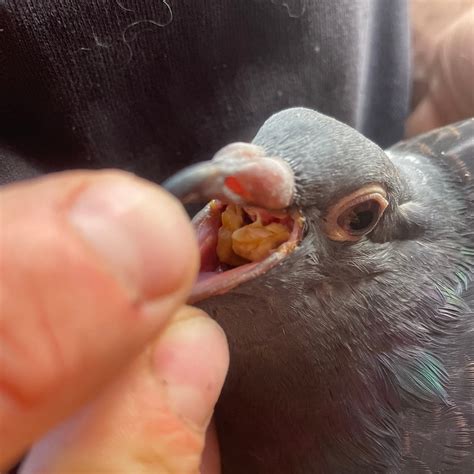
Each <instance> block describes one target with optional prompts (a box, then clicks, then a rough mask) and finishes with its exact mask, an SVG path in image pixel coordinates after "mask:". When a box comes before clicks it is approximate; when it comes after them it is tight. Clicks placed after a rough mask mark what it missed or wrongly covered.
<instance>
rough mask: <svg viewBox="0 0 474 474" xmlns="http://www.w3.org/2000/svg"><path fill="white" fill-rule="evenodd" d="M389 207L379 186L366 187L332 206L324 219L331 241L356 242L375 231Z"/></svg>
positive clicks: (325, 228) (384, 193) (385, 196)
mask: <svg viewBox="0 0 474 474" xmlns="http://www.w3.org/2000/svg"><path fill="white" fill-rule="evenodd" d="M387 205H388V201H387V195H386V192H385V190H384V189H383V188H381V187H380V186H377V185H371V186H366V187H364V188H361V189H359V190H358V191H356V192H354V193H352V194H350V195H349V196H345V197H344V198H342V199H341V200H340V201H338V202H337V203H335V204H334V205H332V206H331V207H330V208H329V210H328V212H327V214H326V217H325V218H323V223H324V230H325V232H326V234H327V236H328V237H329V238H330V239H331V240H337V241H341V242H344V241H356V240H359V239H360V238H361V237H362V236H364V235H366V234H368V233H369V232H370V231H372V230H373V229H374V227H375V226H376V225H377V223H378V221H379V220H380V218H381V217H382V214H383V213H384V211H385V208H386V207H387Z"/></svg>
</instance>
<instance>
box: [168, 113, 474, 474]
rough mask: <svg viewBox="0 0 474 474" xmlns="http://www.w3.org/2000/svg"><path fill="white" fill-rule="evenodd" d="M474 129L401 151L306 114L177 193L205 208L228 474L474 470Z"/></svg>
mask: <svg viewBox="0 0 474 474" xmlns="http://www.w3.org/2000/svg"><path fill="white" fill-rule="evenodd" d="M473 174H474V119H468V120H465V121H462V122H459V123H456V124H453V125H449V126H446V127H443V128H439V129H437V130H434V131H431V132H428V133H426V134H424V135H420V136H418V137H415V138H412V139H409V140H407V141H403V142H400V143H398V144H396V145H394V146H392V147H391V148H389V149H387V150H385V151H384V150H382V149H381V148H379V147H378V146H377V145H376V144H374V143H373V142H371V141H370V140H368V139H367V138H365V137H364V136H362V135H361V134H359V133H358V132H357V131H356V130H354V129H353V128H351V127H349V126H347V125H345V124H343V123H341V122H339V121H337V120H335V119H333V118H330V117H328V116H325V115H323V114H321V113H318V112H316V111H313V110H309V109H305V108H292V109H287V110H283V111H281V112H278V113H276V114H275V115H273V116H271V117H270V118H269V119H268V120H267V121H266V122H265V123H264V124H263V126H262V127H261V128H260V130H259V131H258V133H257V135H256V136H255V138H254V140H253V141H252V143H233V144H230V145H228V146H226V147H224V148H223V149H221V150H220V151H219V152H218V153H217V154H216V155H215V156H214V157H213V159H212V160H210V161H207V162H202V163H198V164H195V165H192V166H190V167H188V168H186V169H184V170H182V171H180V172H178V173H177V174H176V175H174V176H172V177H171V178H169V179H168V180H167V181H166V182H165V183H163V186H164V187H165V189H167V190H168V191H170V192H171V193H173V194H174V195H175V196H177V197H178V198H179V199H180V200H181V201H182V202H183V203H189V202H203V203H206V202H208V204H207V205H206V206H205V207H204V209H203V210H202V211H201V212H200V213H199V214H197V215H196V216H195V217H194V219H193V223H194V226H195V229H196V233H197V239H198V242H199V247H200V251H201V269H200V273H199V276H198V278H197V281H196V284H195V286H194V289H193V291H192V294H191V296H190V299H189V302H190V303H192V304H195V305H197V306H199V307H201V308H203V309H204V310H205V311H206V312H207V313H208V314H209V315H210V316H211V317H213V318H214V319H215V320H216V321H217V322H218V323H219V324H220V325H221V326H222V327H223V329H224V331H225V332H226V334H227V338H228V341H229V347H230V355H231V359H230V369H229V373H228V377H227V380H226V382H225V384H224V388H223V391H222V395H221V397H220V400H219V402H218V404H217V406H216V412H215V420H216V426H217V431H218V436H219V440H220V450H221V462H222V472H223V473H224V474H253V473H255V474H263V473H273V474H275V473H277V474H278V473H282V474H283V473H284V474H310V473H311V474H312V473H325V474H326V473H337V474H342V473H379V472H380V473H398V472H403V473H438V472H455V473H472V472H474V454H473V452H474V285H473V283H472V279H473V269H474V180H473Z"/></svg>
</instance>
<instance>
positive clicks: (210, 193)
mask: <svg viewBox="0 0 474 474" xmlns="http://www.w3.org/2000/svg"><path fill="white" fill-rule="evenodd" d="M163 187H164V188H165V189H166V190H167V191H169V192H170V193H171V194H173V195H174V196H176V197H177V198H178V199H179V200H180V201H181V202H183V203H184V204H188V203H198V202H202V203H204V202H207V201H210V200H212V199H218V200H220V201H221V202H223V203H228V204H229V203H232V204H238V205H240V206H258V207H261V208H264V209H271V210H281V209H286V208H288V207H289V206H291V204H292V201H293V196H294V188H295V180H294V175H293V171H292V170H291V168H290V166H289V165H288V163H286V161H284V160H283V159H281V158H279V157H270V156H267V154H266V153H265V150H264V149H263V148H261V147H259V146H256V145H251V144H248V143H233V144H231V145H228V146H226V147H224V148H222V149H221V150H220V151H219V152H218V153H217V154H216V155H215V156H214V157H213V159H212V160H210V161H205V162H202V163H198V164H196V165H192V166H189V167H188V168H185V169H184V170H182V171H180V172H178V173H177V174H175V175H174V176H172V177H171V178H169V179H168V180H167V181H165V182H164V183H163Z"/></svg>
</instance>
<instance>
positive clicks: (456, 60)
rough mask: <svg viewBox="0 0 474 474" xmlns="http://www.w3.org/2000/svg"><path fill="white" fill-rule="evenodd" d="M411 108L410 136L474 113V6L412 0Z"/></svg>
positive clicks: (465, 2) (458, 0)
mask: <svg viewBox="0 0 474 474" xmlns="http://www.w3.org/2000/svg"><path fill="white" fill-rule="evenodd" d="M411 7H412V9H411V15H412V40H413V48H414V52H413V61H414V64H413V77H414V80H413V85H414V86H413V87H414V91H413V92H414V94H413V111H412V113H411V115H410V117H409V118H408V121H407V124H406V134H407V136H409V137H410V136H414V135H417V134H419V133H423V132H425V131H428V130H431V129H433V128H437V127H440V126H443V125H446V124H449V123H452V122H456V121H458V120H462V119H464V118H468V117H472V116H474V7H473V4H472V2H471V1H470V0H455V1H449V2H446V1H445V0H412V2H411Z"/></svg>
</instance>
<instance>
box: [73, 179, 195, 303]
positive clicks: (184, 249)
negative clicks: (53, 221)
mask: <svg viewBox="0 0 474 474" xmlns="http://www.w3.org/2000/svg"><path fill="white" fill-rule="evenodd" d="M69 218H70V222H71V223H72V224H73V226H75V228H76V229H77V230H78V231H79V233H80V235H81V237H82V238H83V239H84V240H85V241H87V243H88V244H89V245H90V246H91V247H92V248H93V249H94V250H95V252H97V254H98V255H99V256H100V258H102V259H103V260H104V262H105V264H106V265H108V267H109V270H110V271H111V272H112V273H113V274H114V276H115V277H116V278H118V279H119V280H120V281H121V282H122V283H123V284H124V285H125V286H126V288H127V289H128V290H129V291H131V292H132V294H133V295H134V296H135V297H137V298H138V299H141V300H143V301H149V300H152V299H153V298H156V297H159V296H161V295H167V294H169V293H172V292H174V291H176V290H177V289H179V288H180V287H181V286H183V280H190V279H191V280H192V279H193V273H194V268H195V261H196V258H197V256H196V255H197V254H196V249H195V247H196V244H195V242H194V235H193V230H192V227H191V224H190V222H189V219H188V217H187V216H186V214H185V212H184V210H183V209H182V207H181V206H180V205H179V204H178V203H177V202H176V201H175V200H174V199H173V198H171V197H170V196H169V195H167V193H165V192H164V191H162V190H161V189H159V188H158V189H157V188H155V187H154V186H151V185H149V184H145V183H142V182H141V181H140V180H138V179H134V178H128V179H125V178H120V179H109V180H103V181H98V182H95V183H93V184H91V185H90V186H89V187H88V188H86V189H85V190H84V191H83V192H82V193H81V194H80V195H79V196H78V197H77V199H76V201H75V202H74V203H73V206H72V208H71V209H70V214H69Z"/></svg>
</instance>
